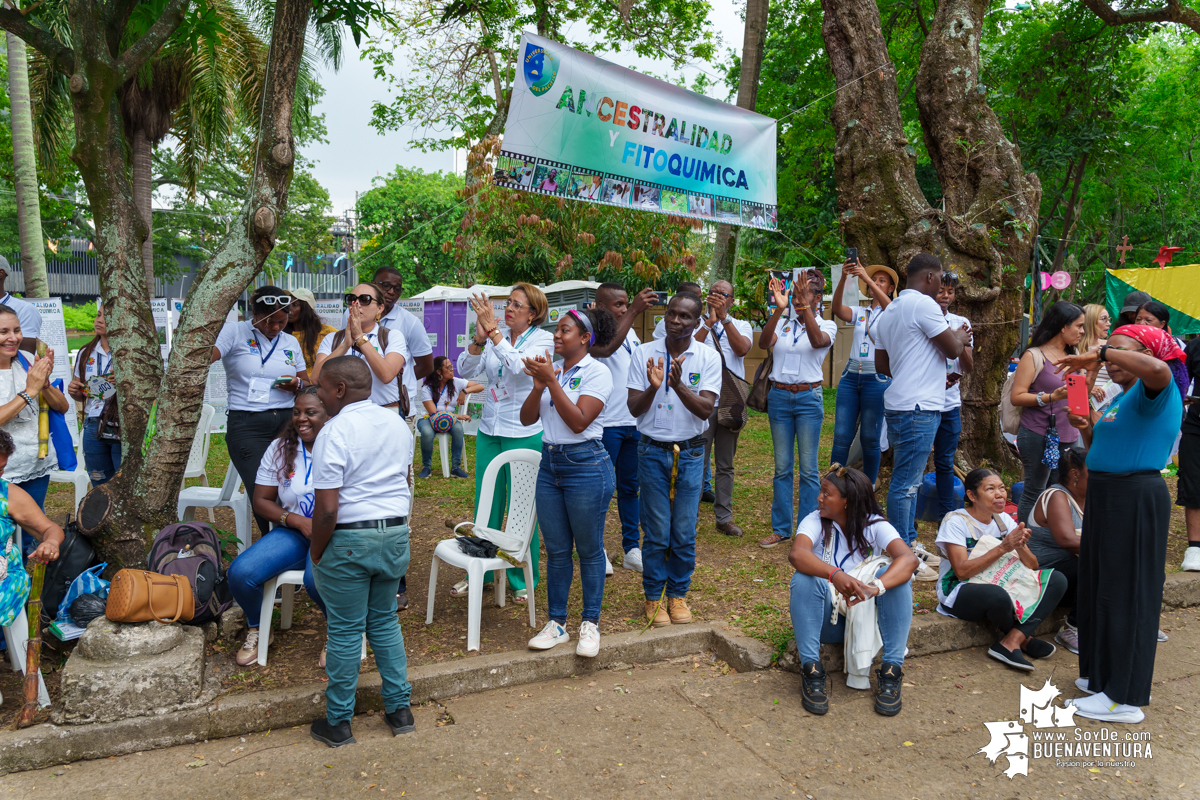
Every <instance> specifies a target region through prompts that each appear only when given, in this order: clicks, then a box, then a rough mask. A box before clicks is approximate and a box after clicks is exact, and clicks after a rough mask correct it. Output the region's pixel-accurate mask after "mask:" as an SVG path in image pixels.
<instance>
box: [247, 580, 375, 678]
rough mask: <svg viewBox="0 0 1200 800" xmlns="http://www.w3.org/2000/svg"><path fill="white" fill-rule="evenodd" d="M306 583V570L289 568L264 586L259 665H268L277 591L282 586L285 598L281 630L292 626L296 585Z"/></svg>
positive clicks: (365, 642) (364, 635)
mask: <svg viewBox="0 0 1200 800" xmlns="http://www.w3.org/2000/svg"><path fill="white" fill-rule="evenodd" d="M303 585H304V570H302V569H289V570H287V571H286V572H281V573H279V574H278V575H276V576H275V577H274V578H272V579H271V580H269V581H267V582H266V584H265V585H264V586H263V596H262V606H261V608H259V611H258V626H259V627H258V665H259V666H260V667H265V666H266V665H267V647H268V646H269V645H270V644H271V612H272V611H274V609H275V592H276V591H277V590H278V589H279V588H280V587H281V586H282V587H283V592H282V594H283V599H282V602H281V604H280V606H279V630H281V631H286V630H288V629H289V628H291V627H292V603H293V601H294V599H295V597H294V596H295V593H296V587H297V586H303ZM264 628H265V630H264ZM366 657H367V635H366V634H365V633H364V634H363V642H362V656H361V657H360V660H361V659H365V658H366Z"/></svg>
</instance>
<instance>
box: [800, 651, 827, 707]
mask: <svg viewBox="0 0 1200 800" xmlns="http://www.w3.org/2000/svg"><path fill="white" fill-rule="evenodd" d="M828 679H829V676H828V675H826V674H825V668H824V667H822V666H821V662H820V661H809V662H807V663H805V664H803V665H802V666H801V667H800V703H801V704H802V705H803V706H804V710H805V711H807V712H808V713H810V714H817V715H821V714H825V713H828V711H829V694H828V692H827V691H826V684H827V683H828Z"/></svg>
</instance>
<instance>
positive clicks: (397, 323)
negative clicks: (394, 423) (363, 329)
mask: <svg viewBox="0 0 1200 800" xmlns="http://www.w3.org/2000/svg"><path fill="white" fill-rule="evenodd" d="M348 318H349V311H343V312H342V328H345V327H346V320H347V319H348ZM375 324H376V325H382V326H383V327H385V328H387V329H389V330H392V331H399V332H400V333H401V334H403V336H404V346H405V347H407V348H408V352H409V355H407V356H405V357H404V388H406V389H408V401H409V403H408V405H409V409H408V412H409V416H410V417H411V416H413V415H414V414H417V413H424V411H425V409H423V408H422V407H421V404H420V403H418V402H416V400H415V398H416V396H417V394H418V393H419V392H420V391H421V382H420V381H419V380H417V373H416V367H415V364H416V360H417V359H418V358H420V357H421V356H427V355H430V354H431V353H433V345H431V344H430V343H429V334H428V332H426V330H425V320H423V319H418V318H417V315H416V314H414V313H412V312H411V311H408V310H406V309H403V308H401V307H400V306H399V305H394V306H392V310H391V311H389V312H387V313H386V314H384V315H383V316H382V317H380V318H379V321H378V322H376V323H375ZM388 343H389V344H390V343H391V342H390V341H389V342H388ZM410 356H411V357H410ZM397 394H399V393H397ZM392 402H395V401H394V400H393V401H392Z"/></svg>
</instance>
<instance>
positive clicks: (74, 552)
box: [42, 514, 100, 625]
mask: <svg viewBox="0 0 1200 800" xmlns="http://www.w3.org/2000/svg"><path fill="white" fill-rule="evenodd" d="M99 563H100V559H99V558H97V557H96V550H95V548H94V547H92V543H91V541H89V540H88V539H86V538H85V537H83V536H81V535H80V533H79V527H78V526H77V525H76V524H75V523H74V522H73V521H72V520H71V515H70V514H68V515H67V521H66V524H64V525H63V543H62V544H61V545H59V548H58V558H56V559H55V560H53V561H51V562H50V563H49V564H47V565H46V578H45V581H44V582H43V584H42V623H43V624H46V625H48V624H50V623H51V622H53V621H54V618H55V617H57V616H58V607H59V605H60V604H61V603H62V601H63V598H64V597H66V594H67V590H68V589H70V588H71V584H72V583H73V582H74V581H75V579H76V578H78V577H79V576H80V575H82V574H83V573H84V572H85V571H86V570H87V569H89V568H90V567H94V566H95V565H97V564H99Z"/></svg>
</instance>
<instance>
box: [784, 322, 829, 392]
mask: <svg viewBox="0 0 1200 800" xmlns="http://www.w3.org/2000/svg"><path fill="white" fill-rule="evenodd" d="M817 326H818V327H820V329H821V330H822V331H823V332H824V333H826V334H827V335H828V336H829V344H827V345H825V346H824V347H813V346H812V342H810V341H809V340H808V332H807V331H806V330H805V326H804V323H803V322H802V321H797V320H796V318H795V317H792V316H791V312H790V311H789V312H788V316H786V317H784V318H783V319H781V320H779V322H778V324H777V327H776V328H775V333H776V335H777V336H778V338H777V339H776V340H775V348H774V349H773V350H772V351H771V352H772V354H773V355H774V357H775V360H774V361H773V362H772V364H771V376H770V377H771V380H773V381H776V382H777V383H820V382H821V380H822V379H823V378H824V374H823V373H822V371H821V365H822V364H824V363H825V354H826V353H828V352H829V348H831V347H833V340H834V339H836V338H837V323H836V322H834V321H833V320H831V319H818V320H817Z"/></svg>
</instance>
